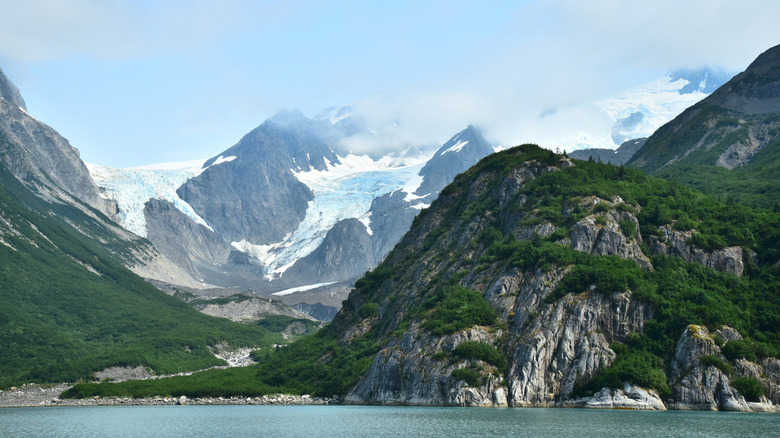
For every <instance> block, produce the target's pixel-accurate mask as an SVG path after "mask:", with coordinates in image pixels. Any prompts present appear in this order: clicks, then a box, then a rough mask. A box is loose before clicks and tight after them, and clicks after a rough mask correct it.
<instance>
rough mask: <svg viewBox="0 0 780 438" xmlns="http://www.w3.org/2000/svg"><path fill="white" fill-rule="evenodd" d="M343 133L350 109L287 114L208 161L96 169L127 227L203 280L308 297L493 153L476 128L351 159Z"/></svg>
mask: <svg viewBox="0 0 780 438" xmlns="http://www.w3.org/2000/svg"><path fill="white" fill-rule="evenodd" d="M350 124H351V125H350ZM344 126H353V127H354V126H358V123H354V121H353V120H352V116H351V115H350V113H349V108H348V107H342V108H339V109H334V110H332V111H330V112H329V113H325V114H324V115H323V116H320V117H318V118H315V119H312V120H309V119H307V118H305V117H304V116H303V115H301V114H300V113H298V112H291V111H283V112H281V113H279V114H277V115H276V116H274V117H272V118H271V119H269V120H267V121H266V122H264V123H263V124H261V125H260V126H259V127H257V128H256V129H254V130H253V131H251V132H250V133H249V134H247V135H246V136H244V138H242V139H241V140H240V141H239V142H238V144H236V145H235V146H233V147H231V148H229V149H227V150H226V151H224V152H222V153H221V154H219V155H217V156H215V157H214V158H212V159H209V160H205V161H199V162H189V163H173V164H165V165H156V166H145V167H142V168H131V169H113V168H109V167H106V166H96V165H90V166H89V169H90V172H91V173H92V176H93V178H94V179H95V181H96V182H97V184H98V186H99V187H100V188H101V193H102V195H103V196H104V197H105V198H107V199H110V200H113V201H115V202H116V203H117V205H118V209H119V214H118V215H117V217H118V219H119V221H120V222H121V224H122V225H123V226H124V227H125V228H127V229H129V230H131V231H133V232H135V233H136V234H138V235H141V236H144V237H147V238H148V239H149V240H150V241H151V242H152V243H153V244H154V245H155V246H156V247H157V248H158V249H159V250H160V251H161V252H162V253H164V254H166V255H167V256H168V258H169V259H171V260H174V261H175V262H177V263H178V264H180V265H181V266H182V267H183V268H184V269H186V270H189V271H190V272H191V274H192V276H193V277H194V278H197V279H200V280H201V281H202V282H203V283H204V285H214V286H220V287H233V286H237V287H245V288H247V287H248V288H252V289H254V290H256V291H259V292H262V293H274V292H278V291H281V290H308V288H309V287H310V286H311V285H315V284H322V285H328V284H332V283H334V282H344V281H347V282H349V281H352V280H354V279H355V278H357V277H358V276H360V275H362V274H363V273H364V272H365V271H366V270H368V269H371V268H372V267H373V266H375V265H376V264H378V263H379V262H380V261H381V260H382V259H383V258H384V256H385V255H386V254H387V253H388V252H389V251H390V250H391V249H392V248H393V246H394V245H395V243H396V242H397V241H398V240H399V239H400V238H401V236H403V234H404V233H405V232H406V231H407V230H408V228H409V226H410V225H411V222H412V220H413V218H414V216H415V215H416V214H417V213H419V211H420V210H421V209H423V208H426V207H427V206H428V205H429V204H430V203H431V202H432V200H433V199H435V197H436V195H437V194H438V192H439V191H440V190H441V189H442V188H443V187H444V186H445V185H446V184H448V183H449V182H451V181H452V179H453V178H454V177H455V175H457V174H458V173H460V172H462V171H464V170H466V169H467V168H468V167H470V166H471V165H473V164H475V163H476V162H477V161H478V160H479V159H481V158H482V157H484V156H486V155H487V154H489V153H491V152H493V148H492V147H491V146H490V145H489V144H488V143H487V142H486V141H485V140H484V138H483V137H482V135H481V133H480V132H479V130H477V129H476V128H474V127H472V126H470V127H468V128H467V129H465V130H464V131H462V132H460V133H458V134H456V135H455V136H454V137H453V138H452V139H450V140H449V141H448V142H446V143H445V144H444V145H443V146H442V147H441V148H440V149H439V150H438V151H436V152H435V153H432V154H429V155H427V156H424V155H420V154H419V149H418V148H407V149H406V150H405V152H407V153H406V154H405V153H404V152H399V153H394V154H391V155H385V156H381V157H377V156H373V157H371V156H367V155H355V154H348V153H345V152H346V150H345V149H344V148H340V147H339V146H341V144H340V143H339V142H338V140H339V139H341V138H344V137H346V136H349V135H351V134H347V133H345V132H346V131H344V130H343V128H344ZM337 150H338V151H339V152H340V153H337V152H336V151H337ZM410 151H414V152H410Z"/></svg>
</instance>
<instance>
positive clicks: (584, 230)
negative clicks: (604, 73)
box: [330, 146, 780, 411]
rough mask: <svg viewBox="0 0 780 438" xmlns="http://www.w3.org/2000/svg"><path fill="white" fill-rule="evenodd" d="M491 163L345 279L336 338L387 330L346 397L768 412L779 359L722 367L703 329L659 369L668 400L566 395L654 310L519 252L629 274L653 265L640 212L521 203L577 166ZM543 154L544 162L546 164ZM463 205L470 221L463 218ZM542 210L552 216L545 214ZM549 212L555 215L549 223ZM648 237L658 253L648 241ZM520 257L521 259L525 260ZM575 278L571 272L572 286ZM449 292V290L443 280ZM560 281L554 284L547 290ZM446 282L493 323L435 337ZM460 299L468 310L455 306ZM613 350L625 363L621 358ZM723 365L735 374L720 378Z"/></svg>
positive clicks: (611, 357)
mask: <svg viewBox="0 0 780 438" xmlns="http://www.w3.org/2000/svg"><path fill="white" fill-rule="evenodd" d="M523 148H524V146H521V147H519V148H518V149H513V150H510V151H507V154H506V155H505V156H503V157H502V160H504V159H505V160H507V161H508V160H509V158H510V157H511V154H510V153H513V151H515V150H522V149H523ZM528 150H529V151H530V152H529V153H528V154H529V155H530V154H537V155H534V156H539V155H540V154H542V152H539V151H538V150H536V149H532V148H530V147H529V148H528ZM507 155H508V156H509V157H508V156H507ZM518 155H520V154H519V153H518ZM521 156H522V157H526V156H527V155H525V154H523V155H521ZM502 160H497V159H495V160H494V161H491V159H490V158H488V159H487V160H485V161H484V162H483V163H482V164H481V165H479V166H477V167H475V168H472V169H470V170H469V171H468V172H466V174H464V175H462V176H460V177H458V178H457V179H456V180H455V182H454V183H453V185H451V186H450V187H449V188H447V189H445V190H444V191H443V192H442V195H441V196H440V198H439V199H437V200H436V201H435V202H434V204H433V205H432V206H431V208H430V209H429V210H427V211H426V212H425V213H424V214H422V215H421V216H420V217H419V218H418V219H416V220H415V223H414V225H413V226H412V228H411V230H410V232H409V233H408V234H407V235H406V236H405V237H404V238H403V240H402V242H401V243H400V244H399V246H398V247H397V248H396V250H394V251H393V252H391V253H390V255H389V258H388V260H387V261H386V262H385V264H384V265H382V266H381V267H380V268H381V269H377V270H376V271H374V272H373V273H372V274H371V275H369V276H367V277H366V279H365V283H364V284H358V285H357V286H356V290H355V291H354V292H353V293H351V294H350V296H349V298H348V300H347V302H346V304H345V305H344V309H343V310H342V311H341V313H339V315H337V317H336V318H335V319H334V321H333V323H332V325H331V326H330V327H331V330H335V333H337V334H338V335H339V336H340V340H341V342H342V343H344V344H349V343H352V342H354V341H355V340H358V339H361V337H365V336H373V335H372V333H382V331H383V330H384V331H386V333H390V334H389V335H387V336H386V337H383V338H381V339H383V343H382V347H381V349H380V350H379V352H378V353H377V354H376V356H375V358H374V360H373V362H372V364H371V366H370V368H369V370H368V372H366V373H365V374H364V375H363V376H362V377H361V378H360V380H359V381H358V382H357V383H356V385H355V386H354V387H353V388H351V390H350V391H349V393H348V395H347V396H346V398H345V402H347V403H357V404H394V405H396V404H397V405H446V406H540V407H553V406H555V407H590V408H628V409H666V408H678V409H720V410H744V411H747V410H770V411H771V410H775V409H776V407H775V406H776V405H775V402H774V401H773V400H771V399H770V398H769V397H774V396H775V395H774V394H776V393H777V392H773V391H776V390H777V388H778V387H776V386H773V385H776V384H777V382H776V381H775V382H774V383H773V382H772V381H771V380H772V379H776V376H777V373H778V371H780V369H778V368H777V367H778V362H777V361H774V360H771V361H770V360H767V361H765V362H766V363H761V364H754V363H752V362H747V361H744V360H740V361H735V362H734V364H733V365H732V364H731V363H730V362H729V361H728V360H727V359H724V358H723V356H722V355H721V352H720V348H719V347H718V346H717V345H716V344H715V341H714V340H713V339H712V338H710V337H709V333H706V329H705V330H704V332H703V333H702V332H700V331H699V329H698V328H697V329H696V330H694V329H692V328H691V329H689V330H687V331H686V333H685V334H684V335H683V336H682V337H681V338H680V340H679V342H678V343H677V349H676V355H675V357H674V360H673V363H672V367H669V366H668V365H667V366H666V369H665V370H664V372H665V373H666V375H667V378H668V379H669V380H667V382H666V383H667V384H668V385H669V387H670V388H671V392H672V395H671V397H668V396H666V395H665V397H667V398H666V399H663V400H662V399H661V396H659V394H658V392H656V391H655V390H651V389H648V388H641V387H637V386H635V385H631V384H629V383H626V382H624V385H623V386H622V387H618V388H614V389H610V388H604V389H601V390H596V391H595V394H593V395H592V396H590V397H584V398H578V397H579V396H578V395H577V394H580V393H581V391H582V390H583V388H587V383H588V382H592V381H593V380H592V378H593V377H595V376H596V375H597V374H598V373H600V372H601V371H603V370H604V369H605V368H609V367H610V366H611V365H613V363H615V361H616V360H621V361H622V360H623V357H624V356H622V354H624V353H623V352H624V351H629V350H630V349H631V348H634V347H631V345H633V343H634V342H638V341H637V340H638V339H642V334H643V333H645V332H646V328H647V327H651V325H650V324H649V321H650V320H651V319H652V318H653V316H654V310H653V307H652V306H651V305H650V304H647V303H646V302H645V301H640V300H639V299H637V298H635V296H638V297H641V295H639V290H637V293H636V294H635V293H634V292H632V291H631V290H628V289H625V288H623V289H622V290H621V289H620V288H621V286H610V287H615V288H618V289H619V290H601V289H599V288H602V286H599V285H597V284H591V283H590V281H591V280H587V281H588V283H585V284H583V283H576V286H573V285H572V284H573V283H563V282H564V281H568V279H569V278H570V277H569V275H570V274H573V273H574V272H575V271H576V272H579V273H582V272H584V271H582V270H581V268H582V266H580V265H576V264H575V265H565V264H562V265H559V264H557V263H560V262H553V261H550V262H547V263H544V262H537V261H536V260H535V259H534V258H535V257H544V255H542V254H538V253H536V252H534V251H533V250H532V249H528V250H526V248H538V246H536V245H537V244H538V245H548V246H545V247H544V248H545V249H544V251H550V252H554V251H558V250H559V249H557V248H563V247H565V246H568V247H569V248H566V249H565V250H562V249H561V251H566V254H569V255H567V256H566V257H571V258H568V259H567V260H573V259H575V258H576V259H579V257H580V256H579V255H577V256H576V257H574V256H571V252H570V251H571V249H574V250H576V251H581V252H585V253H589V254H591V255H593V256H599V257H601V256H618V257H621V258H623V259H626V260H630V261H632V262H633V263H635V264H636V265H637V266H639V267H640V268H643V269H646V270H653V269H654V268H653V265H652V264H651V262H650V259H649V258H648V255H646V254H645V253H644V252H643V251H642V246H643V244H642V243H643V237H642V235H641V228H640V226H639V225H640V224H639V221H638V219H637V212H639V211H641V206H639V205H625V203H624V201H623V199H621V198H619V197H615V198H614V199H611V200H606V199H601V198H598V197H595V196H576V197H568V198H567V197H565V196H564V197H562V198H559V199H560V201H558V203H549V202H546V201H545V200H539V199H533V198H531V197H530V196H527V195H528V194H529V193H532V192H533V191H536V190H539V191H544V190H545V189H546V188H547V186H545V185H544V184H543V183H542V182H541V181H540V180H542V179H543V178H544V181H549V182H550V185H554V184H556V183H558V182H559V181H560V180H564V181H566V178H564V177H563V176H561V179H560V180H559V179H556V178H555V177H554V176H553V175H552V174H553V173H555V172H561V171H562V169H564V168H568V167H571V166H577V165H578V164H577V163H576V162H572V161H571V160H568V159H559V158H557V157H554V156H553V157H549V156H548V158H547V159H546V161H542V160H539V161H537V160H534V159H528V160H527V161H525V162H523V161H522V159H517V160H516V161H515V162H512V166H511V167H512V169H511V170H507V166H509V164H505V163H504V162H503V161H502ZM553 160H557V162H554V165H551V162H553ZM572 170H575V169H572ZM548 178H549V179H548ZM475 205H477V206H479V207H474V206H475ZM544 208H547V210H544ZM474 209H478V210H479V213H472V211H473V210H474ZM551 210H555V211H553V212H552V213H551V212H550V211H551ZM558 211H560V216H558V217H556V216H555V215H556V214H558V213H557V212H558ZM561 216H562V217H561ZM639 217H643V216H641V215H639ZM556 224H557V225H556ZM564 230H566V232H565V233H562V232H561V231H564ZM666 230H667V231H668V232H669V233H671V234H669V236H670V239H672V236H675V237H674V239H676V241H675V242H676V243H668V242H667V243H668V245H667V251H671V250H670V249H669V248H672V247H673V248H676V249H675V250H680V251H682V250H683V246H684V245H687V247H686V248H687V251H688V253H690V254H699V252H697V251H698V250H697V249H696V248H693V247H691V245H689V244H687V243H686V240H687V238H686V237H685V236H677V235H676V234H674V233H676V231H674V230H673V229H672V228H671V227H667V228H666ZM529 243H530V244H529ZM656 243H657V244H658V245H661V243H660V241H658V242H656ZM701 253H702V254H706V257H700V256H695V257H693V256H691V257H689V260H690V261H692V262H698V263H702V264H703V265H704V266H710V267H720V268H721V269H722V270H725V271H728V272H732V273H734V274H738V273H739V271H738V270H736V269H732V268H723V267H724V266H726V267H728V266H736V263H732V261H734V260H733V259H734V258H736V257H740V260H741V253H739V254H738V253H737V251H721V252H720V253H717V254H715V253H713V254H708V253H704V252H701ZM529 257H530V258H531V260H527V258H529ZM586 259H587V260H591V261H594V260H595V258H590V257H587V258H586ZM555 260H561V259H555ZM712 260H720V261H718V262H713V261H712ZM723 260H729V261H728V262H723ZM563 263H569V262H563ZM594 263H595V262H594ZM621 265H622V264H621ZM616 269H618V268H616ZM634 272H636V271H634ZM578 275H579V274H573V277H571V278H578V277H577V276H578ZM627 275H628V274H627ZM653 275H654V274H652V273H648V276H653ZM455 282H456V283H455ZM452 284H457V286H442V285H452ZM587 284H590V286H588V285H587ZM560 285H564V286H565V287H564V288H563V289H559V288H558V286H560ZM458 287H461V288H465V289H467V290H471V291H473V292H476V293H478V294H480V295H481V296H482V297H484V300H485V301H486V302H487V303H488V304H489V305H490V307H491V308H492V309H493V310H494V311H495V312H496V314H497V315H498V322H495V323H493V324H492V325H487V326H483V325H479V324H485V322H481V323H479V324H474V325H471V326H466V327H465V328H463V329H461V330H455V331H446V330H439V331H435V330H434V328H433V327H440V325H436V324H440V322H435V321H438V320H437V319H436V318H438V316H434V315H435V312H437V311H438V309H439V307H437V306H444V304H443V303H444V302H445V300H446V299H447V298H442V297H447V296H449V295H447V294H455V293H456V292H455V291H457V290H462V289H457V288H458ZM450 288H455V289H450ZM574 288H582V290H580V289H574ZM562 292H565V293H562ZM458 299H460V300H461V301H458V303H463V302H464V301H463V299H461V298H458ZM367 304H371V305H372V306H376V308H377V313H378V315H376V316H371V317H359V315H360V314H361V312H360V309H366V308H368V306H367ZM459 305H463V306H464V307H463V308H464V309H468V306H466V305H465V304H459ZM453 306H454V307H457V305H455V304H453V305H451V307H453ZM431 309H433V310H431ZM463 312H464V313H465V312H468V310H463ZM350 315H351V316H350ZM431 318H432V319H433V320H434V323H433V324H431ZM452 318H456V317H455V316H452ZM717 335H718V336H719V338H722V339H723V340H724V341H737V340H740V339H741V335H740V334H739V333H738V332H737V331H736V330H734V329H732V328H729V327H722V328H720V329H719V330H718V331H717ZM370 339H374V338H370ZM467 342H468V343H469V345H467V346H466V347H468V348H474V349H482V350H481V351H483V353H480V354H475V355H473V356H469V355H464V354H463V353H462V352H463V351H464V350H466V348H461V346H464V345H465V344H466V343H467ZM719 342H720V341H719ZM613 348H614V349H613ZM490 351H494V352H500V354H502V355H503V357H504V358H505V359H506V367H505V368H503V366H502V365H500V363H503V362H502V361H498V360H494V359H491V358H490V356H489V354H488V353H486V352H490ZM617 351H619V352H621V353H620V355H619V354H618V353H617ZM631 351H633V350H631ZM625 354H628V355H629V356H627V357H628V358H629V359H628V360H629V361H630V360H632V359H631V357H632V356H630V354H631V353H625ZM650 356H652V355H650ZM718 359H720V360H721V361H722V362H723V363H722V364H721V362H719V361H718ZM627 363H629V362H620V364H621V365H625V364H627ZM711 364H715V365H711ZM724 364H725V365H724ZM716 365H717V366H716ZM630 366H634V365H630ZM718 367H722V368H723V369H724V370H727V371H722V370H721V369H720V368H718ZM670 368H673V369H670ZM731 368H733V369H734V374H733V375H727V374H726V372H730V371H728V370H730V369H731ZM620 372H622V371H620ZM773 373H774V374H773ZM601 376H604V374H601ZM741 376H752V377H755V378H756V379H759V380H760V382H761V384H762V385H764V387H765V388H766V389H767V391H766V392H767V397H765V398H764V399H761V401H760V402H755V401H753V402H751V401H747V400H745V399H744V397H743V396H742V395H740V394H739V392H738V391H737V390H736V389H735V388H734V387H733V386H731V382H732V378H733V377H741ZM737 386H739V385H737ZM772 388H775V389H772ZM591 389H593V388H591ZM588 390H589V389H588ZM770 394H771V395H770ZM751 403H752V404H751Z"/></svg>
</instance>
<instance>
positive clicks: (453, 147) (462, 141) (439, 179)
mask: <svg viewBox="0 0 780 438" xmlns="http://www.w3.org/2000/svg"><path fill="white" fill-rule="evenodd" d="M493 152H494V151H493V147H492V146H490V144H489V143H488V142H487V141H486V140H485V138H484V137H483V136H482V133H481V132H480V131H479V129H477V128H476V127H474V126H471V125H469V127H468V128H466V129H464V130H463V131H461V132H459V133H457V134H455V136H453V137H452V138H451V139H450V140H449V141H447V143H444V145H443V146H442V147H441V148H440V149H439V150H438V151H437V152H436V154H435V155H434V156H433V158H431V159H430V160H429V161H428V163H426V164H425V167H423V168H422V170H420V175H421V176H422V177H423V182H422V184H420V187H419V188H418V189H417V191H415V194H416V195H419V196H427V195H429V194H436V193H439V192H440V191H441V189H443V188H444V186H446V185H447V184H449V183H451V182H452V181H453V180H454V179H455V177H456V176H457V175H458V174H459V173H462V172H464V171H466V169H468V168H469V167H471V166H473V165H474V164H476V162H477V161H479V160H481V159H482V158H484V157H486V156H488V155H490V154H492V153H493Z"/></svg>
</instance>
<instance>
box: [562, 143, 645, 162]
mask: <svg viewBox="0 0 780 438" xmlns="http://www.w3.org/2000/svg"><path fill="white" fill-rule="evenodd" d="M646 141H647V138H638V139H635V140H628V141H625V142H623V143H622V144H621V145H620V146H619V147H618V148H617V149H601V148H593V149H579V150H576V151H571V152H570V153H569V156H570V157H572V158H576V159H578V160H594V161H599V162H602V163H606V164H614V165H615V166H620V165H622V164H623V163H625V162H626V161H628V160H630V159H631V157H632V156H633V155H634V153H636V151H638V150H639V149H640V148H641V147H642V146H643V145H644V144H645V142H646Z"/></svg>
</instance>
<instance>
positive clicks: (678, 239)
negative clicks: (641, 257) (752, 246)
mask: <svg viewBox="0 0 780 438" xmlns="http://www.w3.org/2000/svg"><path fill="white" fill-rule="evenodd" d="M659 230H660V231H661V237H660V238H659V237H656V236H651V237H650V239H648V240H649V243H648V247H649V249H650V254H651V255H658V254H663V255H670V256H676V257H681V258H682V259H683V260H685V261H687V262H691V263H698V264H700V265H702V266H706V267H708V268H712V269H715V270H716V271H721V272H728V273H731V274H734V275H737V276H742V273H743V272H744V270H745V264H744V262H743V261H742V259H743V252H742V248H741V247H738V246H734V247H730V248H724V249H717V250H715V251H712V252H710V253H708V252H706V251H704V250H703V249H701V248H697V247H696V246H694V245H693V244H691V243H690V239H691V235H692V234H693V233H695V232H696V231H678V230H675V229H674V228H673V227H672V226H671V225H663V226H661V227H659Z"/></svg>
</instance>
